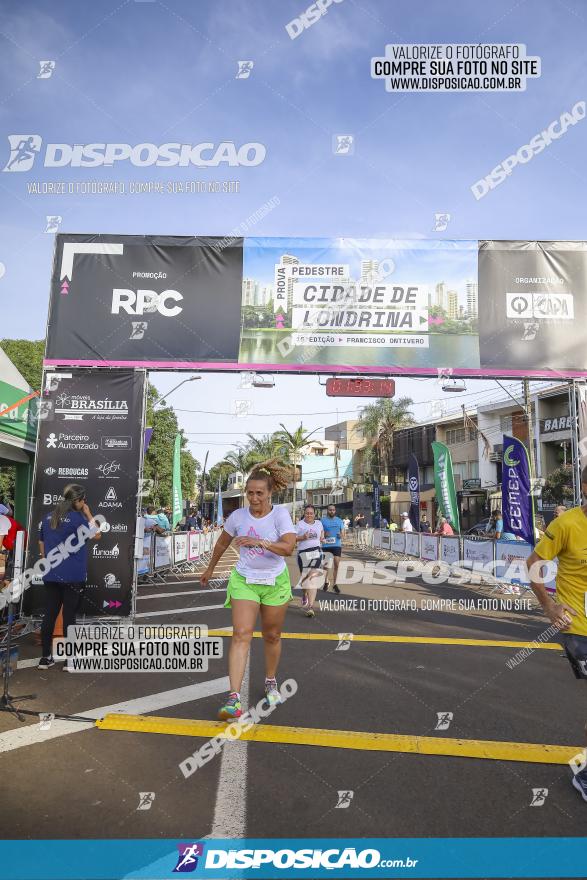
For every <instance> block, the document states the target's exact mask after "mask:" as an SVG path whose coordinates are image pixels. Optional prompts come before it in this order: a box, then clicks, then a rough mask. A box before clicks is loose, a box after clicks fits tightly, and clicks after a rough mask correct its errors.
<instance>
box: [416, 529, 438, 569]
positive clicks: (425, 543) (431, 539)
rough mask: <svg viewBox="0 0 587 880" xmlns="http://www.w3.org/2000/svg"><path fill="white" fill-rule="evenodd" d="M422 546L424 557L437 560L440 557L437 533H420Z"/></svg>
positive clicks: (433, 560)
mask: <svg viewBox="0 0 587 880" xmlns="http://www.w3.org/2000/svg"><path fill="white" fill-rule="evenodd" d="M420 547H421V550H420V555H421V557H422V559H429V560H430V561H432V562H436V560H437V559H438V538H437V537H436V535H420Z"/></svg>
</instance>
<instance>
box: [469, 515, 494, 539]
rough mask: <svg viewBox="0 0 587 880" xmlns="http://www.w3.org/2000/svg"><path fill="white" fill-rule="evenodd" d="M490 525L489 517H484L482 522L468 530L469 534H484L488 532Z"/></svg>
mask: <svg viewBox="0 0 587 880" xmlns="http://www.w3.org/2000/svg"><path fill="white" fill-rule="evenodd" d="M488 525H489V517H488V518H487V519H482V520H481V522H478V523H476V524H475V525H474V526H473V528H472V529H469V530H468V531H467V535H484V534H485V533H486V532H487V526H488Z"/></svg>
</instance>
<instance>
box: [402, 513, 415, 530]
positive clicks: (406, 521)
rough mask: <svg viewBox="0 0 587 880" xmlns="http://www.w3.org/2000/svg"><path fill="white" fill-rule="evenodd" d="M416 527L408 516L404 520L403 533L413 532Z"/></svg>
mask: <svg viewBox="0 0 587 880" xmlns="http://www.w3.org/2000/svg"><path fill="white" fill-rule="evenodd" d="M413 531H414V527H413V525H412V523H411V520H409V519H408V517H407V516H404V518H403V519H402V532H413Z"/></svg>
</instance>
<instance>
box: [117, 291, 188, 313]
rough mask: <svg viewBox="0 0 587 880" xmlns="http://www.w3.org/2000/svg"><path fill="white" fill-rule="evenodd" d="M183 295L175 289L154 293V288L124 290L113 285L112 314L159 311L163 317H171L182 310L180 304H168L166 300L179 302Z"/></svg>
mask: <svg viewBox="0 0 587 880" xmlns="http://www.w3.org/2000/svg"><path fill="white" fill-rule="evenodd" d="M182 300H183V296H182V294H181V293H179V291H177V290H164V291H163V292H162V293H156V292H155V291H154V290H137V291H136V293H135V291H134V290H124V289H123V288H119V287H115V288H114V290H113V291H112V309H111V311H112V314H113V315H119V314H120V313H121V312H126V314H127V315H144V314H145V313H147V314H150V313H152V312H159V314H160V315H163V317H164V318H173V317H174V316H175V315H179V314H180V312H181V311H182V307H181V306H168V305H167V303H168V302H181V301H182Z"/></svg>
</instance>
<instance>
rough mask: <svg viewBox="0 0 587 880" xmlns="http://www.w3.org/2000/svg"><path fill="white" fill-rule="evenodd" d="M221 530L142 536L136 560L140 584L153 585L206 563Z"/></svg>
mask: <svg viewBox="0 0 587 880" xmlns="http://www.w3.org/2000/svg"><path fill="white" fill-rule="evenodd" d="M220 534H221V531H220V530H217V531H212V532H175V533H174V534H172V535H155V534H154V533H152V532H151V533H148V534H146V535H145V537H144V538H143V555H142V556H141V557H140V558H139V560H138V565H137V578H138V583H139V585H140V584H156V583H161V582H162V581H164V580H165V576H166V575H168V574H170V573H172V574H186V573H192V572H195V571H197V570H198V569H201V568H202V566H207V565H208V563H209V561H210V557H211V555H212V549H213V548H214V545H215V544H216V541H217V540H218V538H219V537H220Z"/></svg>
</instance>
